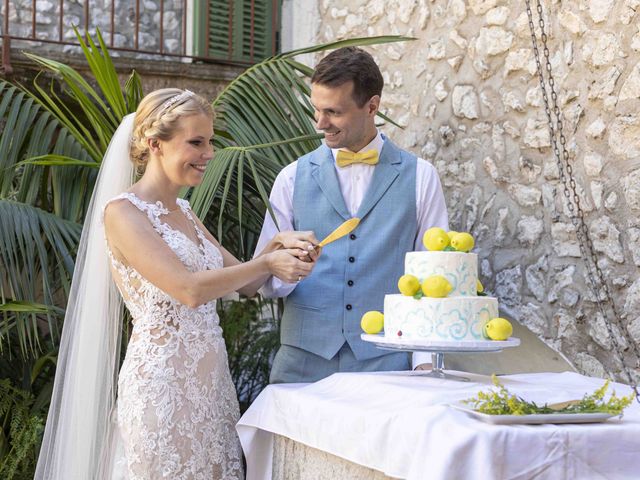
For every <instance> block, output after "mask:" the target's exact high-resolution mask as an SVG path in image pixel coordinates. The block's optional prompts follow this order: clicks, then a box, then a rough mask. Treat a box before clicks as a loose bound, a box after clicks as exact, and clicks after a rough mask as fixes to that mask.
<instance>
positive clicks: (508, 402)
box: [463, 375, 634, 415]
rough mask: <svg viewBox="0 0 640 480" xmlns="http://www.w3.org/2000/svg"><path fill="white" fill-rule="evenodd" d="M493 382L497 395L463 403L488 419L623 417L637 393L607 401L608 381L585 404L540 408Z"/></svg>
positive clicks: (484, 394)
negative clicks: (586, 415)
mask: <svg viewBox="0 0 640 480" xmlns="http://www.w3.org/2000/svg"><path fill="white" fill-rule="evenodd" d="M491 379H492V380H493V384H494V385H495V386H496V387H497V388H498V390H497V391H496V390H490V391H488V392H478V395H477V396H476V397H472V398H468V399H467V400H463V403H465V404H467V405H471V406H472V407H473V409H474V410H476V411H478V412H480V413H486V414H487V415H532V414H540V413H543V414H544V413H610V414H612V415H622V411H623V410H624V409H625V408H626V407H628V406H629V405H630V404H631V402H632V401H633V399H634V394H633V393H631V394H630V395H628V396H625V397H617V396H616V392H615V391H614V392H612V394H611V396H610V397H609V399H608V400H605V398H604V397H605V393H606V391H607V389H608V388H609V384H610V383H611V382H610V380H606V381H605V382H604V385H603V386H602V387H600V388H599V389H597V390H596V391H595V392H594V393H592V394H590V395H588V394H586V395H585V396H584V397H583V398H582V400H570V401H568V402H562V403H560V404H552V405H549V404H546V403H545V404H544V405H542V406H539V405H537V404H536V403H535V402H529V401H526V400H524V399H523V398H521V397H518V396H516V395H514V394H512V393H510V392H509V390H507V389H506V387H505V386H504V385H502V384H501V383H500V381H499V380H498V377H496V376H495V375H492V376H491Z"/></svg>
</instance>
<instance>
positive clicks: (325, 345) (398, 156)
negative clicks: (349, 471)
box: [256, 47, 448, 383]
mask: <svg viewBox="0 0 640 480" xmlns="http://www.w3.org/2000/svg"><path fill="white" fill-rule="evenodd" d="M382 87H383V79H382V74H381V73H380V69H379V68H378V66H377V65H376V63H375V61H374V60H373V58H372V57H371V55H369V54H368V53H366V52H365V51H364V50H361V49H359V48H355V47H346V48H341V49H338V50H335V51H334V52H332V53H330V54H329V55H327V56H326V57H324V58H323V59H322V60H321V61H320V63H319V64H318V66H317V68H316V70H315V72H314V74H313V77H312V78H311V103H312V104H313V108H314V110H315V119H316V122H317V128H318V130H321V131H323V132H324V144H323V145H322V146H321V147H320V148H318V149H316V150H314V151H313V152H311V153H309V154H307V155H305V156H303V157H300V158H299V159H298V160H297V161H295V162H293V163H292V164H290V165H288V166H286V167H285V168H284V169H282V171H281V172H280V174H279V175H278V177H277V178H276V180H275V182H274V184H273V189H272V191H271V196H270V202H271V206H272V207H273V211H274V212H275V215H276V218H277V222H278V226H279V228H280V230H283V231H284V230H308V231H312V232H314V234H315V236H316V237H317V238H319V239H321V238H324V237H325V236H326V235H328V234H329V233H330V232H331V231H332V230H333V229H334V228H336V227H337V226H338V225H340V224H341V223H342V222H344V221H345V220H347V219H349V218H352V217H359V218H360V219H361V221H360V224H359V225H358V227H357V228H356V229H355V230H354V231H353V232H351V234H350V235H348V236H346V237H343V238H341V239H340V240H337V241H336V242H334V243H331V244H329V245H327V246H326V247H325V248H324V250H323V252H322V255H320V257H319V258H318V260H317V261H318V264H317V265H316V267H315V268H314V270H313V273H312V274H311V275H309V276H308V277H307V278H304V279H302V281H300V282H298V283H297V284H286V283H282V282H281V281H280V280H278V279H276V278H271V279H270V280H269V281H268V282H267V283H266V284H265V286H263V288H262V290H261V292H262V293H263V295H265V296H267V297H286V300H285V307H284V315H283V317H282V324H281V338H280V340H281V346H280V348H279V350H278V352H277V354H276V356H275V358H274V361H273V367H272V370H271V378H270V381H271V383H283V382H314V381H316V380H320V379H322V378H324V377H327V376H329V375H331V374H332V373H335V372H351V371H378V370H407V369H409V368H410V367H411V365H410V358H409V355H408V354H407V353H402V352H400V353H390V352H388V351H385V350H380V349H378V348H376V347H375V346H373V345H372V344H369V343H366V342H364V341H362V340H361V339H360V334H361V333H362V330H361V329H360V318H361V317H362V315H363V314H364V313H365V312H367V311H369V310H379V311H382V309H383V300H384V296H385V294H389V293H397V290H398V289H397V281H398V278H399V277H400V276H401V275H402V274H403V273H404V255H405V253H406V252H408V251H412V250H421V249H422V233H423V232H424V231H425V230H427V229H428V228H430V227H435V226H437V227H442V228H445V229H447V228H448V220H447V210H446V206H445V202H444V196H443V193H442V188H441V186H440V180H439V178H438V174H437V172H436V170H435V169H434V167H433V166H432V165H431V164H430V163H428V162H426V161H424V160H422V159H418V158H416V156H415V155H413V154H412V153H409V152H407V151H404V150H402V149H400V148H399V147H397V146H396V145H394V144H393V143H392V142H391V140H389V139H388V138H387V137H386V136H384V135H382V134H381V133H380V132H379V131H378V129H377V128H376V125H375V118H376V113H377V112H378V108H379V106H380V97H381V94H382ZM277 231H278V228H277V227H276V226H275V224H274V222H273V219H272V218H271V216H270V215H269V214H268V213H267V215H266V217H265V222H264V226H263V228H262V232H261V235H260V239H259V241H258V246H257V247H256V251H260V250H261V248H262V246H263V244H264V243H265V242H266V241H267V239H269V238H272V237H273V235H274V234H275V233H276V232H277ZM418 355H419V354H415V355H414V357H418ZM420 356H421V357H422V358H414V359H413V363H414V365H416V364H420V363H422V360H423V359H424V358H425V354H421V355H420ZM429 359H430V357H429Z"/></svg>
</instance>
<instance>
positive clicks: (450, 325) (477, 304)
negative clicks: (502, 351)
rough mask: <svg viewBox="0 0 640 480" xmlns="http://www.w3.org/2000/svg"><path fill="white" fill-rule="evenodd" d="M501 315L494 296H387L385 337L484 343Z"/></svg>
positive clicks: (385, 301)
mask: <svg viewBox="0 0 640 480" xmlns="http://www.w3.org/2000/svg"><path fill="white" fill-rule="evenodd" d="M497 316H498V300H497V299H496V298H494V297H447V298H428V297H423V298H421V299H420V300H416V299H414V298H413V297H407V296H405V295H400V294H396V295H386V296H385V297H384V334H385V336H386V337H390V338H395V339H398V338H421V339H428V340H456V341H460V340H482V339H483V336H482V328H483V327H484V324H485V323H487V322H488V321H489V320H491V319H492V318H495V317H497Z"/></svg>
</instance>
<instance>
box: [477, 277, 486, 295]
mask: <svg viewBox="0 0 640 480" xmlns="http://www.w3.org/2000/svg"><path fill="white" fill-rule="evenodd" d="M476 290H477V291H478V293H482V292H484V286H483V285H482V283H481V282H480V280H476Z"/></svg>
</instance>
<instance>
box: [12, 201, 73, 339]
mask: <svg viewBox="0 0 640 480" xmlns="http://www.w3.org/2000/svg"><path fill="white" fill-rule="evenodd" d="M81 230H82V227H81V225H80V224H78V223H74V222H69V221H67V220H64V219H62V218H60V217H58V216H56V215H54V214H51V213H48V212H45V211H42V210H40V209H38V208H35V207H32V206H29V205H25V204H22V203H18V202H13V201H9V200H1V199H0V267H1V268H0V304H3V305H4V307H3V308H2V309H0V313H1V314H2V318H1V319H0V343H1V342H2V341H3V339H4V338H6V337H7V335H8V333H9V331H10V330H13V329H15V330H16V331H17V333H18V338H19V341H20V345H21V348H22V349H23V351H27V349H31V350H34V349H35V348H36V347H37V346H38V344H39V340H38V338H39V330H38V324H39V318H46V320H47V322H48V323H49V325H48V329H49V331H50V332H51V333H52V334H53V335H56V334H57V333H58V332H57V330H58V325H57V323H56V322H54V320H55V318H54V317H55V316H57V315H60V314H61V313H62V311H61V310H60V308H57V305H56V299H58V300H59V298H58V297H59V296H61V297H62V298H66V295H67V292H68V288H69V284H70V278H71V276H72V274H73V267H74V260H73V259H74V255H75V250H76V248H77V245H78V242H79V240H80V233H81ZM11 307H15V308H11Z"/></svg>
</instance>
